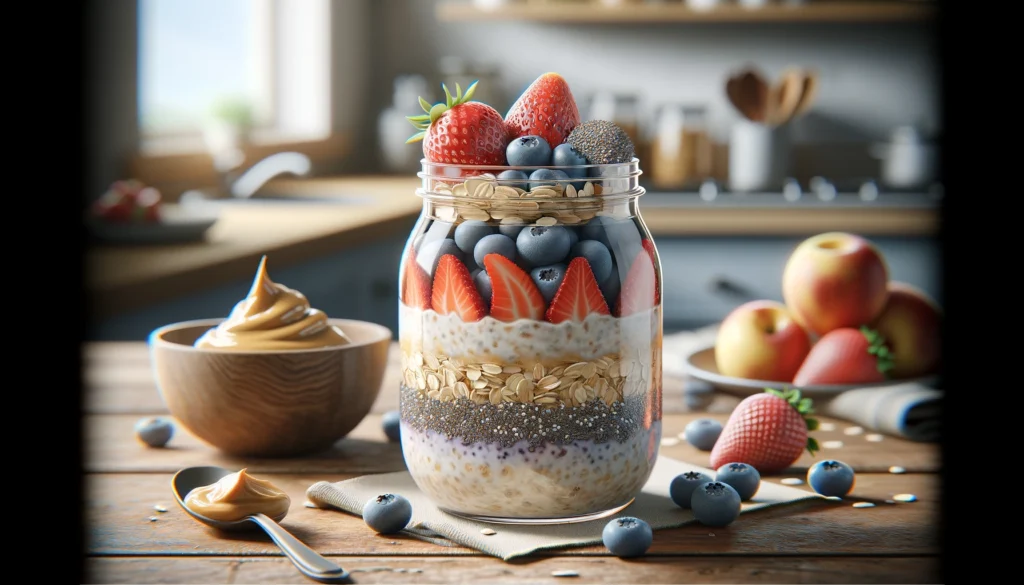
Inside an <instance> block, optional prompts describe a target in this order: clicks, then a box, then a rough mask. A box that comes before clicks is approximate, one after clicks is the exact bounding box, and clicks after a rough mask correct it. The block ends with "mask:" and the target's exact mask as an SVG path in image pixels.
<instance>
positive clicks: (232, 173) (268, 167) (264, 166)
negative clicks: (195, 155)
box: [221, 152, 312, 199]
mask: <svg viewBox="0 0 1024 585" xmlns="http://www.w3.org/2000/svg"><path fill="white" fill-rule="evenodd" d="M311 167H312V163H311V161H310V160H309V157H308V156H306V155H304V154H302V153H301V152H277V153H274V154H271V155H269V156H266V157H264V158H262V159H260V160H258V161H256V162H255V163H254V164H252V165H251V166H249V168H247V169H245V170H244V171H241V172H239V170H238V169H240V168H241V165H238V166H235V167H234V168H232V169H228V170H225V171H221V183H222V189H223V190H224V191H225V192H226V193H227V194H228V195H229V196H230V197H233V198H238V199H248V198H250V197H252V195H253V194H254V193H256V192H257V191H259V190H260V189H261V188H262V187H263V186H264V185H266V184H267V183H268V182H270V180H271V179H273V178H274V177H277V176H280V175H285V174H291V175H295V176H299V177H301V176H305V175H308V174H309V171H310V169H311Z"/></svg>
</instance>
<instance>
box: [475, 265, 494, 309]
mask: <svg viewBox="0 0 1024 585" xmlns="http://www.w3.org/2000/svg"><path fill="white" fill-rule="evenodd" d="M473 284H475V285H476V290H477V292H478V293H480V298H482V299H483V300H484V302H485V303H487V304H488V305H490V304H491V293H492V292H493V289H492V288H491V275H490V274H487V271H486V270H484V269H483V268H477V269H476V270H475V271H474V272H473Z"/></svg>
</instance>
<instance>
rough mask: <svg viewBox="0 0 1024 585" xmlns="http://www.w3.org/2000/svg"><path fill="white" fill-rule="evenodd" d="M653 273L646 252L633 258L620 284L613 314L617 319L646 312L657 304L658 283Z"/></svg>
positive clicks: (643, 251)
mask: <svg viewBox="0 0 1024 585" xmlns="http://www.w3.org/2000/svg"><path fill="white" fill-rule="evenodd" d="M657 278H658V277H657V275H656V274H655V273H654V262H653V261H652V260H651V256H650V254H648V252H647V250H646V249H644V250H640V251H639V252H637V254H636V257H635V258H633V265H632V266H630V267H629V272H628V273H627V274H626V280H624V281H623V282H622V292H621V293H619V303H618V307H617V308H616V311H615V313H616V314H617V315H618V316H619V317H628V316H629V315H632V314H634V313H639V312H642V311H646V310H648V309H650V308H652V307H654V304H655V303H656V302H657V296H658V283H657Z"/></svg>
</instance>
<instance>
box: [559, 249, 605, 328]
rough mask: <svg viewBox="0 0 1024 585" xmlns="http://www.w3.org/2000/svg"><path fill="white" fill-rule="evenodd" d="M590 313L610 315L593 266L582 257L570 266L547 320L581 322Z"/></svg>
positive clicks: (570, 263) (573, 261)
mask: <svg viewBox="0 0 1024 585" xmlns="http://www.w3.org/2000/svg"><path fill="white" fill-rule="evenodd" d="M591 313H599V314H601V315H609V314H611V312H610V311H609V310H608V303H607V302H605V300H604V295H603V294H602V293H601V287H600V286H598V284H597V278H596V277H595V276H594V271H593V270H591V268H590V262H587V259H586V258H584V257H582V256H580V257H577V258H573V260H572V262H569V268H567V269H566V270H565V278H563V279H562V284H560V285H559V286H558V291H556V292H555V298H553V299H552V300H551V306H550V307H548V312H547V315H546V317H547V320H548V321H550V322H552V323H561V322H562V321H582V320H584V319H586V318H587V315H590V314H591Z"/></svg>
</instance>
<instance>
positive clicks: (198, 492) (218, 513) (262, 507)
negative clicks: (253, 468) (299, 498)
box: [185, 469, 292, 522]
mask: <svg viewBox="0 0 1024 585" xmlns="http://www.w3.org/2000/svg"><path fill="white" fill-rule="evenodd" d="M291 503H292V499H291V498H290V497H288V494H286V493H284V492H283V491H281V489H279V488H278V487H277V486H275V485H274V484H272V483H270V482H269V481H267V480H265V479H259V478H256V477H253V476H251V475H249V474H248V473H246V470H245V469H243V470H241V471H239V472H237V473H231V474H229V475H225V476H224V477H222V478H221V479H220V480H219V481H217V483H214V484H211V485H207V486H202V487H197V488H195V489H193V490H192V491H190V492H189V493H188V494H187V495H186V496H185V506H186V507H187V508H188V509H189V510H192V511H193V512H195V513H197V514H200V515H202V516H206V517H207V518H211V519H213V520H219V521H222V522H233V521H235V520H241V519H242V518H245V517H246V516H249V515H250V514H266V515H267V516H270V517H271V518H276V517H277V516H280V515H282V514H287V513H288V506H290V505H291Z"/></svg>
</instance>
